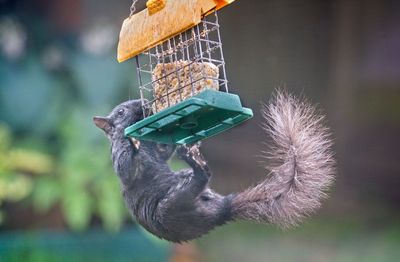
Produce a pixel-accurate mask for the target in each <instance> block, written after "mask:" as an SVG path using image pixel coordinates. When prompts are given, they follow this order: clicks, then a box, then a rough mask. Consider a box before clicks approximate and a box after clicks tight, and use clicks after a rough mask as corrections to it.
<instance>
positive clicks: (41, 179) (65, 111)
mask: <svg viewBox="0 0 400 262" xmlns="http://www.w3.org/2000/svg"><path fill="white" fill-rule="evenodd" d="M40 20H41V19H38V18H35V19H33V20H32V24H24V23H23V22H22V21H17V20H16V19H14V18H7V19H1V17H0V36H1V35H3V36H4V35H6V36H7V35H13V36H15V41H16V42H15V43H19V45H18V49H15V48H14V49H13V48H10V46H12V45H13V43H14V42H12V43H11V42H10V43H8V42H7V41H5V42H4V41H3V42H1V41H0V76H1V77H0V123H3V124H2V125H1V128H0V204H1V203H2V202H8V203H14V202H18V201H23V202H24V205H25V206H28V207H30V206H31V207H32V208H33V209H34V210H35V211H36V212H38V213H46V212H50V210H51V209H52V208H54V207H57V208H58V209H59V210H61V212H62V214H63V217H64V220H65V222H66V224H67V225H68V226H69V227H70V228H71V229H73V230H78V231H81V230H84V229H86V228H87V227H88V226H89V225H90V223H91V221H93V218H100V220H101V222H102V224H103V225H104V227H105V228H106V229H107V230H109V231H113V232H114V231H117V230H119V229H120V227H121V226H122V224H123V222H124V221H125V219H126V218H127V215H128V214H127V211H126V209H125V206H124V202H123V200H122V196H121V193H120V188H119V182H118V179H117V177H116V176H115V175H114V172H113V170H112V167H111V161H110V153H109V144H108V141H107V139H106V138H105V137H104V135H103V134H102V132H101V131H100V130H98V129H97V128H96V127H95V126H94V124H93V123H92V117H93V116H94V115H97V114H105V113H107V112H108V111H109V110H110V107H111V105H112V104H114V103H118V102H120V101H121V99H128V97H130V96H132V97H133V96H137V94H135V93H134V92H132V93H131V92H130V89H129V88H128V87H129V86H130V85H131V84H132V82H133V81H136V79H135V77H134V76H133V75H134V74H131V73H130V72H131V71H133V67H132V65H131V64H129V63H125V64H118V63H116V59H115V55H114V49H115V47H114V46H113V45H114V41H110V37H111V39H114V38H115V37H117V35H118V32H117V31H113V30H114V29H113V28H112V27H107V28H106V27H104V28H105V29H106V31H107V34H104V32H100V33H99V34H98V33H96V32H97V31H96V30H92V29H90V28H88V29H87V30H88V32H84V33H83V34H82V36H84V37H85V38H84V39H83V40H84V41H83V40H82V37H80V36H74V37H71V38H70V39H69V40H68V41H60V39H59V38H58V36H55V35H51V34H48V35H46V37H44V38H43V35H41V34H40V33H38V32H44V31H46V30H47V29H46V28H45V26H44V25H45V24H46V23H42V22H41V21H40ZM9 24H11V25H14V26H13V27H11V26H8V25H9ZM32 28H35V31H29V29H32ZM101 28H103V27H101ZM32 32H36V33H32ZM104 36H105V37H104ZM18 37H19V38H20V39H19V38H18ZM2 39H9V38H4V37H3V38H2ZM102 41H103V43H101V42H102ZM82 42H84V43H87V42H89V43H96V44H98V45H97V49H96V50H93V49H90V48H89V49H88V48H87V47H86V49H85V46H82ZM90 46H93V45H89V47H90ZM94 51H96V52H94ZM0 207H1V206H0ZM6 219H7V216H6V214H5V212H4V208H3V210H1V209H0V223H1V222H3V223H4V220H6Z"/></svg>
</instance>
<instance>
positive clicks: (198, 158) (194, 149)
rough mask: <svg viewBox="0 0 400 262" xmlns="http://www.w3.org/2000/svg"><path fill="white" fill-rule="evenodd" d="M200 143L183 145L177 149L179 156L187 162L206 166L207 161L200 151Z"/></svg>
mask: <svg viewBox="0 0 400 262" xmlns="http://www.w3.org/2000/svg"><path fill="white" fill-rule="evenodd" d="M200 145H201V144H200V143H199V142H198V143H196V144H192V145H181V146H179V147H178V149H177V150H176V152H177V154H178V157H179V158H180V159H183V160H185V161H186V162H188V163H189V164H190V163H193V164H196V165H200V166H205V165H206V162H205V160H204V159H203V156H202V155H201V153H200Z"/></svg>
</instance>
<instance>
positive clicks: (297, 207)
mask: <svg viewBox="0 0 400 262" xmlns="http://www.w3.org/2000/svg"><path fill="white" fill-rule="evenodd" d="M262 113H263V117H264V119H265V123H264V125H263V128H264V130H265V131H266V132H267V134H268V135H269V137H270V150H269V151H268V152H267V153H266V155H265V156H266V157H267V158H268V159H269V162H270V165H269V166H268V170H269V175H268V176H267V178H266V179H265V180H264V181H262V182H261V183H259V184H258V185H256V186H254V187H251V188H248V189H247V190H244V191H243V192H240V193H233V194H230V195H227V196H223V195H220V194H218V193H216V192H214V191H213V190H211V189H210V188H209V186H208V183H209V180H210V177H211V172H210V170H209V168H208V165H207V162H206V161H205V159H204V157H203V156H202V154H201V153H200V151H199V146H200V145H199V143H197V144H193V145H182V146H177V147H175V146H174V145H163V144H156V143H154V142H148V141H138V140H135V139H130V138H126V137H125V136H124V129H125V128H126V127H128V126H129V125H131V124H133V123H135V122H137V121H139V120H141V119H143V112H142V107H141V103H140V100H130V101H127V102H124V103H122V104H120V105H118V106H116V107H115V108H114V109H113V110H112V112H111V113H110V114H109V115H108V116H107V117H94V118H93V120H94V122H95V124H96V125H97V127H99V128H101V129H102V130H104V132H105V133H106V136H107V137H108V139H109V140H110V142H111V155H112V163H113V167H114V170H115V172H116V173H117V175H118V177H119V179H120V182H121V188H122V194H123V196H124V198H125V201H126V205H127V207H128V209H129V210H130V212H131V214H132V215H133V216H134V217H135V218H136V220H137V222H139V223H140V224H141V225H142V226H143V227H145V228H146V229H147V230H148V231H150V232H151V233H153V234H154V235H156V236H158V237H160V238H163V239H166V240H169V241H172V242H182V241H188V240H191V239H194V238H197V237H200V236H201V235H203V234H205V233H207V232H209V231H210V230H211V229H213V228H214V227H216V226H219V225H223V224H225V223H227V222H230V221H234V220H239V219H243V220H251V221H256V222H262V223H273V224H277V225H279V226H281V227H283V228H286V227H290V226H293V225H296V224H297V223H299V222H300V221H301V220H302V219H303V218H304V217H306V216H308V215H310V214H311V213H312V212H313V211H315V209H317V208H318V207H319V206H320V200H321V199H322V198H324V197H325V196H326V193H325V192H326V190H327V189H328V187H329V186H330V185H331V183H332V181H333V177H334V173H335V167H334V165H335V161H334V158H333V156H332V152H331V146H332V140H331V139H330V133H329V130H328V129H327V128H326V127H325V126H324V123H323V121H324V117H323V116H322V115H320V114H318V113H317V112H316V110H315V108H314V107H312V106H311V105H310V104H309V103H308V102H306V101H304V100H301V99H298V98H296V97H294V96H292V95H289V94H287V93H284V92H277V93H276V94H275V95H274V96H273V98H272V99H271V102H270V103H269V105H265V106H264V107H263V109H262ZM175 151H176V154H177V156H178V157H179V158H181V159H182V160H184V161H186V162H187V163H188V165H189V166H190V168H189V169H184V170H181V171H177V172H173V171H171V169H170V168H169V166H168V164H167V160H168V159H169V158H170V157H171V156H172V154H173V153H174V152H175Z"/></svg>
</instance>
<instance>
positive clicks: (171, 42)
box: [131, 0, 228, 113]
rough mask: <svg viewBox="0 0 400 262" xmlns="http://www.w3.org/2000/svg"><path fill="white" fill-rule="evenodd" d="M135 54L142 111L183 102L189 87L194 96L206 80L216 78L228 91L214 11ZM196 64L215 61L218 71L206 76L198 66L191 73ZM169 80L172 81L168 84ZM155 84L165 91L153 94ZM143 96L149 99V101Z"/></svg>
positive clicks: (154, 109) (155, 109) (155, 110)
mask: <svg viewBox="0 0 400 262" xmlns="http://www.w3.org/2000/svg"><path fill="white" fill-rule="evenodd" d="M133 2H134V3H133V4H132V6H133V7H134V4H135V3H136V2H137V0H134V1H133ZM131 10H132V9H131ZM133 10H134V9H133ZM138 57H139V58H137V59H136V61H137V72H138V81H139V89H140V95H141V99H142V106H143V110H144V111H146V112H149V111H150V110H153V113H156V112H157V111H158V110H159V109H158V108H159V106H160V105H163V104H164V105H167V106H168V107H169V106H172V105H174V104H175V103H177V102H182V101H183V99H185V98H187V92H188V90H190V91H189V92H190V96H193V95H195V94H196V86H197V87H198V86H199V85H204V83H208V81H212V82H215V81H216V83H218V86H219V90H220V91H225V92H228V81H227V79H226V72H225V60H224V56H223V50H222V43H221V36H220V33H219V24H218V16H217V13H216V12H214V14H211V15H209V16H207V17H205V18H203V19H202V21H201V23H200V24H198V25H197V26H195V27H193V28H190V29H188V30H187V31H185V32H183V33H180V34H178V35H176V36H174V37H172V38H170V39H167V40H166V41H164V42H163V43H161V44H159V45H157V46H155V47H153V48H151V49H149V50H147V51H145V52H144V53H143V54H141V55H139V56H138ZM195 63H200V64H201V63H212V64H214V65H215V66H216V67H217V68H218V71H219V72H218V73H219V74H218V77H213V76H211V75H207V74H206V73H205V72H204V70H205V69H204V68H205V66H204V65H201V67H200V69H201V72H200V74H198V73H197V74H194V72H193V70H195V67H194V66H195ZM157 65H158V69H157V70H161V74H160V75H159V76H158V77H156V76H155V75H154V71H155V68H156V67H157ZM160 66H161V69H160V68H159V67H160ZM167 67H168V68H167ZM197 68H199V67H197ZM192 69H193V70H192ZM185 75H186V77H188V78H186V80H185V79H182V77H183V76H185ZM172 80H173V82H174V83H171V81H172ZM188 80H189V81H188ZM156 86H158V87H160V86H163V87H164V86H165V88H166V90H164V91H163V92H162V95H161V94H155V92H154V91H155V90H154V88H155V87H156ZM188 88H190V89H188ZM184 93H185V95H186V96H185V97H184V96H183V94H184ZM151 97H152V98H151ZM145 98H150V99H149V100H150V101H148V100H146V99H145ZM171 99H172V100H171Z"/></svg>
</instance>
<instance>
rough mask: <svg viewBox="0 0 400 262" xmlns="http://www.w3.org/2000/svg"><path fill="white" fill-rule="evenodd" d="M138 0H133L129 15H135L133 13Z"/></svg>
mask: <svg viewBox="0 0 400 262" xmlns="http://www.w3.org/2000/svg"><path fill="white" fill-rule="evenodd" d="M137 1H139V0H133V1H132V5H131V8H130V10H131V13H130V14H129V17H131V16H132V15H133V13H135V12H136V3H137Z"/></svg>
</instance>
